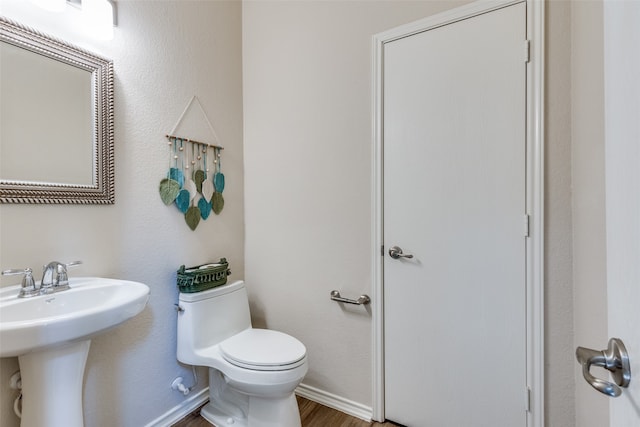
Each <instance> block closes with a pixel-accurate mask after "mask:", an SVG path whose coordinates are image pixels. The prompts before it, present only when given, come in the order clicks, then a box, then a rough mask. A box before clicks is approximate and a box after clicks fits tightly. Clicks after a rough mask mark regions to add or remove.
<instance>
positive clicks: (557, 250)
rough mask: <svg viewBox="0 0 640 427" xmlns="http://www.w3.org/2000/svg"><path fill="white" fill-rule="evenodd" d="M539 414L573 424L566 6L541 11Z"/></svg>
mask: <svg viewBox="0 0 640 427" xmlns="http://www.w3.org/2000/svg"><path fill="white" fill-rule="evenodd" d="M546 30H547V34H546V38H547V39H546V49H547V56H546V76H545V78H546V92H545V96H546V103H545V108H546V112H545V126H546V129H545V130H546V132H545V236H544V238H545V259H544V262H545V301H544V302H545V312H546V315H545V381H546V384H545V392H546V394H545V412H546V414H545V415H546V417H545V420H546V425H547V426H549V427H560V426H562V427H565V426H567V427H569V426H574V425H575V413H574V396H575V386H574V384H575V382H574V370H573V369H574V364H575V361H574V351H575V349H574V348H573V283H572V281H573V277H572V262H573V259H572V240H571V239H572V234H571V231H572V230H571V229H572V222H571V221H572V219H571V214H572V212H571V4H570V2H566V1H551V2H548V3H547V10H546Z"/></svg>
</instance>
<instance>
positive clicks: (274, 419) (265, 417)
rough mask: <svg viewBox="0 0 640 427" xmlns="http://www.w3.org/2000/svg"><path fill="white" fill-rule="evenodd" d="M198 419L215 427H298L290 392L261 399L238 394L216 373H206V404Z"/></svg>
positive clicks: (293, 396)
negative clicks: (200, 418)
mask: <svg viewBox="0 0 640 427" xmlns="http://www.w3.org/2000/svg"><path fill="white" fill-rule="evenodd" d="M200 415H202V417H203V418H204V419H205V420H207V421H209V422H210V423H211V424H213V425H214V426H216V427H302V425H301V423H300V410H299V409H298V401H297V400H296V396H295V394H294V393H293V392H292V393H290V394H288V395H285V396H278V397H263V396H254V395H248V394H244V393H240V392H238V391H237V390H234V389H233V388H232V387H230V386H229V384H228V383H227V382H226V381H225V379H224V376H223V375H222V374H221V373H220V371H218V370H216V369H212V368H210V369H209V403H207V404H206V405H205V406H204V407H203V408H202V410H201V411H200Z"/></svg>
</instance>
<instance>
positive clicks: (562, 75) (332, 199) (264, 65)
mask: <svg viewBox="0 0 640 427" xmlns="http://www.w3.org/2000/svg"><path fill="white" fill-rule="evenodd" d="M552 3H554V4H551V5H550V6H549V8H548V11H547V20H548V24H547V31H548V40H547V49H548V53H547V72H548V73H549V76H548V78H547V91H546V98H547V106H546V108H547V110H548V111H547V117H546V121H547V128H546V129H547V133H546V138H547V147H546V148H545V149H546V153H547V157H546V162H547V169H546V189H545V191H546V200H545V204H546V209H547V210H546V215H547V217H546V219H545V221H546V225H547V229H546V232H545V240H546V245H547V246H546V252H547V257H546V260H545V262H546V264H547V273H546V280H545V282H546V286H545V293H546V301H545V303H546V304H547V307H548V310H547V316H546V319H545V322H546V333H547V339H546V343H545V345H546V369H547V375H546V381H547V383H546V388H547V390H546V392H547V399H546V403H545V404H546V408H547V420H548V425H550V426H572V425H575V423H574V418H575V413H574V388H573V387H574V377H573V363H574V361H573V347H572V346H573V338H572V332H573V303H572V298H573V295H572V268H571V266H572V258H571V253H572V244H571V193H570V191H571V188H570V185H571V167H570V164H571V146H570V142H571V139H570V138H571V129H570V123H571V120H570V111H571V109H570V104H571V100H570V94H571V90H570V75H569V73H570V64H571V61H570V42H571V38H570V28H571V21H570V10H571V9H570V6H569V5H568V3H567V2H552ZM458 4H460V3H455V2H451V1H449V2H447V1H444V2H434V1H418V2H401V1H393V2H384V1H348V2H331V1H309V2H296V1H273V2H272V1H245V2H244V7H243V47H244V51H243V70H244V82H243V85H244V106H243V107H244V136H245V171H246V177H245V182H246V185H245V197H246V264H247V269H246V277H247V282H248V286H249V290H250V292H251V295H252V297H253V298H254V299H255V300H256V301H260V302H259V303H257V302H256V303H254V307H253V308H254V311H255V312H259V314H260V321H261V323H262V324H266V325H268V326H269V327H272V328H276V329H282V330H285V331H287V332H289V333H292V334H293V335H295V336H297V337H299V338H300V339H301V340H302V341H303V342H304V343H305V344H306V345H307V347H308V351H309V358H310V371H309V374H308V375H307V377H306V379H305V381H304V382H305V383H306V384H308V385H310V386H313V387H317V388H319V389H321V390H324V391H328V392H330V393H334V394H337V395H339V396H342V397H345V398H348V399H351V400H353V401H356V402H359V403H362V404H364V405H368V406H370V405H371V348H370V346H371V340H370V336H371V332H370V328H371V319H370V313H368V312H366V311H365V310H364V309H362V308H351V307H345V308H344V309H343V308H341V307H340V306H339V305H337V304H336V303H334V302H331V301H330V300H329V292H330V291H331V290H332V289H339V290H340V291H341V292H342V293H343V295H345V296H351V297H355V296H357V295H360V294H361V293H367V292H370V291H371V277H370V270H371V265H370V261H371V260H370V257H371V253H372V248H371V240H370V232H371V222H370V216H371V201H370V191H371V170H370V165H371V144H372V141H371V89H370V87H371V56H370V53H371V50H370V49H371V41H370V40H371V36H372V35H373V34H375V33H377V32H380V31H384V30H387V29H390V28H393V27H394V26H397V25H400V24H403V23H407V22H411V21H414V20H416V19H419V18H423V17H426V16H429V15H432V14H434V13H437V12H439V11H442V10H445V9H450V8H453V7H455V6H457V5H458Z"/></svg>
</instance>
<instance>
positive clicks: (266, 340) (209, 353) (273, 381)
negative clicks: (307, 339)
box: [177, 281, 308, 427]
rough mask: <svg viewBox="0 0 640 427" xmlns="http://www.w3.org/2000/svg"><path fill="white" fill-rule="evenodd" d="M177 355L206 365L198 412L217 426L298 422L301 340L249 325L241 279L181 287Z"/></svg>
mask: <svg viewBox="0 0 640 427" xmlns="http://www.w3.org/2000/svg"><path fill="white" fill-rule="evenodd" d="M179 305H180V310H179V312H178V336H177V342H178V343H177V355H178V360H179V361H180V362H182V363H186V364H190V365H197V366H207V367H209V403H208V404H207V405H205V406H204V407H203V408H202V410H201V412H200V413H201V414H202V416H203V417H204V418H205V419H206V420H207V421H209V422H211V423H212V424H214V425H215V426H217V427H231V426H233V427H300V425H301V424H300V413H299V411H298V404H297V402H296V398H295V395H294V390H295V388H296V387H297V386H298V384H300V382H301V381H302V379H303V378H304V376H305V375H306V373H307V370H308V364H307V357H306V348H305V346H304V345H303V344H302V343H301V342H300V341H298V340H297V339H295V338H294V337H292V336H290V335H287V334H284V333H282V332H278V331H272V330H267V329H255V328H253V327H252V326H251V317H250V313H249V302H248V298H247V292H246V288H245V285H244V282H243V281H235V282H233V283H230V284H227V285H224V286H220V287H217V288H213V289H209V290H207V291H203V292H196V293H180V296H179Z"/></svg>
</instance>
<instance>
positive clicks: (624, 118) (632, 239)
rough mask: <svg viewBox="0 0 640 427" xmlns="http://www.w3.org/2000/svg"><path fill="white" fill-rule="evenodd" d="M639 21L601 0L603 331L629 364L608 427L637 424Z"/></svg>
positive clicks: (638, 5) (631, 9)
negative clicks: (617, 344)
mask: <svg viewBox="0 0 640 427" xmlns="http://www.w3.org/2000/svg"><path fill="white" fill-rule="evenodd" d="M638 22H640V2H638V1H635V2H634V1H624V2H621V1H605V2H604V30H605V31H604V49H605V51H604V57H605V66H604V76H605V158H606V161H605V179H606V217H607V298H608V317H609V319H608V320H609V326H608V328H609V336H610V337H616V338H620V339H621V340H622V341H623V342H624V344H625V346H626V347H627V350H628V352H629V359H630V361H631V382H630V384H629V388H628V389H623V392H622V395H621V396H620V397H619V398H616V399H611V400H610V405H609V408H610V424H609V425H610V427H626V426H640V310H638V306H640V80H639V76H640V58H639V57H638V55H637V52H638V51H639V50H638V49H639V46H640V27H639V26H638ZM631 52H635V53H636V54H633V53H631ZM604 347H606V343H603V348H604ZM594 392H596V391H595V390H594Z"/></svg>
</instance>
